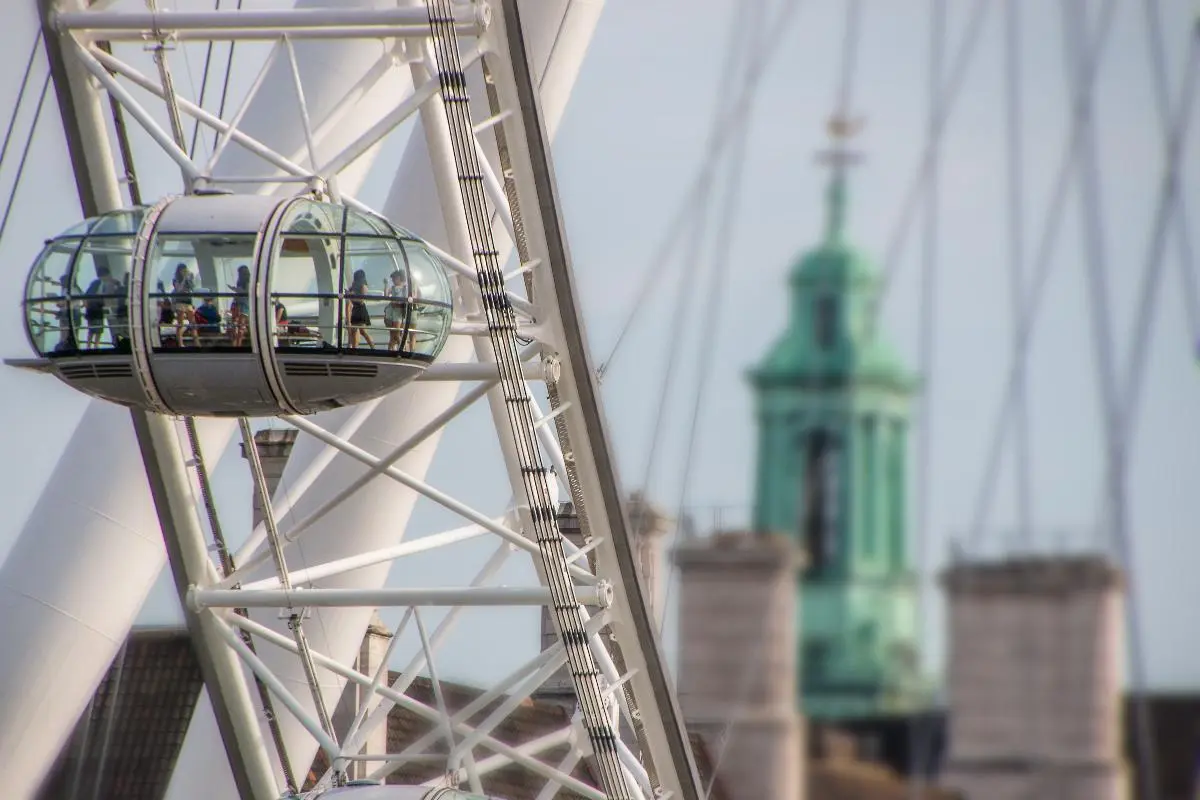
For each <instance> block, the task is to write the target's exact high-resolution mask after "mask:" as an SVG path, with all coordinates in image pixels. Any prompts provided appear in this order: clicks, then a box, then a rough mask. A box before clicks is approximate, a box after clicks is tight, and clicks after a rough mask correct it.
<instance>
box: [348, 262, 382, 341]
mask: <svg viewBox="0 0 1200 800" xmlns="http://www.w3.org/2000/svg"><path fill="white" fill-rule="evenodd" d="M366 298H367V272H366V270H362V269H360V270H355V271H354V278H353V280H352V281H351V283H350V288H349V289H347V290H346V299H347V300H348V301H349V309H348V311H347V314H348V316H349V317H350V325H349V330H350V349H351V350H356V349H358V334H359V333H360V332H361V333H362V337H363V338H364V339H366V340H367V346H368V347H370V348H371V349H374V348H375V342H373V341H371V334H370V333H368V332H367V328H368V327H369V326H370V324H371V315H370V313H368V312H367V303H366Z"/></svg>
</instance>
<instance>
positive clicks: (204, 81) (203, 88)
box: [188, 0, 221, 159]
mask: <svg viewBox="0 0 1200 800" xmlns="http://www.w3.org/2000/svg"><path fill="white" fill-rule="evenodd" d="M220 10H221V0H215V2H214V3H213V11H220ZM213 44H215V42H213V40H212V39H209V40H208V46H207V47H206V48H205V49H204V72H203V73H202V74H201V76H200V96H199V98H198V99H197V100H196V105H198V106H200V107H201V108H203V107H204V98H205V96H206V95H207V94H208V72H209V69H210V68H211V67H212V54H213ZM199 138H200V120H199V119H196V120H193V121H192V143H191V146H189V147H188V158H192V159H194V158H195V157H196V140H197V139H199Z"/></svg>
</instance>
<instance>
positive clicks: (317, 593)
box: [187, 581, 612, 611]
mask: <svg viewBox="0 0 1200 800" xmlns="http://www.w3.org/2000/svg"><path fill="white" fill-rule="evenodd" d="M575 594H576V597H577V599H578V601H579V602H580V603H586V604H588V605H593V606H601V607H603V608H607V607H608V604H609V603H610V602H611V600H612V591H611V589H610V588H609V586H608V584H606V583H604V582H603V581H601V582H599V583H597V584H596V585H595V586H590V587H576V589H575ZM187 598H188V605H189V606H190V607H191V608H192V609H194V610H196V611H199V610H200V609H204V608H276V607H282V606H295V607H298V608H352V607H355V606H362V607H365V608H388V607H403V606H413V607H417V606H434V607H439V606H544V605H549V603H550V602H551V598H550V591H549V590H548V589H543V588H539V587H532V586H529V587H526V586H519V587H516V586H514V587H506V586H495V587H492V586H489V587H483V588H478V589H464V588H461V587H435V588H431V589H303V588H299V587H297V588H294V589H292V590H291V591H288V590H286V589H199V588H193V589H191V590H190V591H189V592H188V596H187Z"/></svg>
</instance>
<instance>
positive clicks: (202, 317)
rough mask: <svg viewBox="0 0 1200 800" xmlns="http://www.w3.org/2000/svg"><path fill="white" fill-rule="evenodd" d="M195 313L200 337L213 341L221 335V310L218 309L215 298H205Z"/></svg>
mask: <svg viewBox="0 0 1200 800" xmlns="http://www.w3.org/2000/svg"><path fill="white" fill-rule="evenodd" d="M195 313H196V328H197V330H198V332H199V335H200V336H203V337H204V338H205V339H208V340H212V339H215V338H216V337H217V336H219V335H220V334H221V309H219V308H217V306H216V304H215V302H214V300H213V298H211V297H206V298H204V302H202V303H201V304H200V306H199V307H198V308H197V309H196V312H195Z"/></svg>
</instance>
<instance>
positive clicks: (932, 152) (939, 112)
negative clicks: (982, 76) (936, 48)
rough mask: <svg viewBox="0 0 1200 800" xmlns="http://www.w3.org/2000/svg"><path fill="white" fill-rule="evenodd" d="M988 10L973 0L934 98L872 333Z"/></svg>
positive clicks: (888, 253)
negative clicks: (947, 68)
mask: <svg viewBox="0 0 1200 800" xmlns="http://www.w3.org/2000/svg"><path fill="white" fill-rule="evenodd" d="M989 7H990V3H989V1H988V0H976V2H975V5H974V6H973V7H972V9H971V17H970V19H969V20H968V21H967V29H966V31H965V32H964V33H963V37H962V40H961V41H960V42H959V46H958V48H957V50H955V52H954V57H953V58H952V59H951V66H950V69H949V71H948V73H947V75H948V77H947V80H946V83H945V85H944V86H942V89H941V91H940V92H939V93H938V95H937V97H936V98H935V101H934V102H935V110H934V111H933V113H932V116H933V124H932V125H930V131H929V133H928V135H927V137H926V141H925V148H924V150H923V152H922V154H921V160H920V162H919V163H918V166H917V172H916V174H915V175H914V176H913V179H912V181H910V183H909V187H908V191H907V192H906V193H905V196H904V202H903V203H902V204H901V210H900V217H899V218H898V219H897V221H896V225H895V227H894V228H893V229H892V234H891V236H889V237H888V244H887V248H886V249H885V251H884V260H883V270H882V276H881V280H880V290H879V294H878V296H877V298H876V300H875V302H874V303H872V308H871V310H870V313H869V315H868V327H869V329H870V330H872V331H873V330H874V329H875V328H876V327H877V326H878V324H879V315H880V313H881V311H882V307H883V304H884V302H885V300H886V298H887V296H888V294H889V292H890V290H891V287H892V284H893V283H894V281H895V276H896V273H897V272H898V271H899V264H900V255H901V254H902V253H903V252H904V246H905V244H907V241H908V234H909V231H910V230H911V229H912V225H913V223H914V221H915V219H916V216H917V211H918V208H919V206H920V204H921V201H922V198H923V197H924V195H925V192H926V191H927V189H928V186H929V181H930V178H931V175H932V169H933V164H934V162H935V161H936V160H937V159H938V158H939V152H940V150H941V146H942V138H943V135H944V134H945V131H946V127H947V125H948V124H949V121H950V117H951V115H952V114H953V112H954V109H955V108H956V107H957V103H958V98H959V97H960V96H961V95H962V87H963V84H964V83H965V82H966V76H967V74H968V73H969V72H970V68H971V65H972V59H973V56H974V55H975V52H976V51H977V50H980V49H981V48H979V47H978V43H979V37H980V35H981V34H982V33H983V23H984V22H985V21H986V20H987V12H988V8H989Z"/></svg>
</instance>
